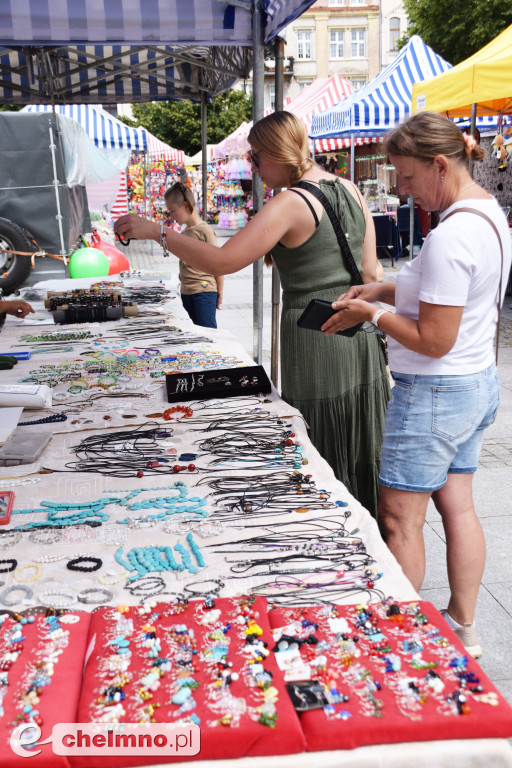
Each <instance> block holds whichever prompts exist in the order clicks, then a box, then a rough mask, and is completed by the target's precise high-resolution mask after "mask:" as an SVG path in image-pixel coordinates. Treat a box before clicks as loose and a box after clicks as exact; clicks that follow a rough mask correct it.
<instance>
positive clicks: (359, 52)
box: [350, 27, 367, 59]
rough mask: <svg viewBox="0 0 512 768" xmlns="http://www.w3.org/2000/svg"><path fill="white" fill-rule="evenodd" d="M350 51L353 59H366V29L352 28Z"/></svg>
mask: <svg viewBox="0 0 512 768" xmlns="http://www.w3.org/2000/svg"><path fill="white" fill-rule="evenodd" d="M350 53H351V54H352V55H351V58H352V59H366V57H367V56H366V29H364V27H354V28H353V29H351V30H350Z"/></svg>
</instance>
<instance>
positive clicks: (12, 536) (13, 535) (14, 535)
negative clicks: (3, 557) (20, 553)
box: [0, 531, 21, 549]
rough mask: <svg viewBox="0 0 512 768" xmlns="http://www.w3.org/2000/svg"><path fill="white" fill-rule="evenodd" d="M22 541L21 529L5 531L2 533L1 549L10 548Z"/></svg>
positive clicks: (0, 539) (0, 534)
mask: <svg viewBox="0 0 512 768" xmlns="http://www.w3.org/2000/svg"><path fill="white" fill-rule="evenodd" d="M20 541H21V532H20V531H5V532H1V533H0V549H10V548H11V547H14V546H16V544H18V543H19V542H20Z"/></svg>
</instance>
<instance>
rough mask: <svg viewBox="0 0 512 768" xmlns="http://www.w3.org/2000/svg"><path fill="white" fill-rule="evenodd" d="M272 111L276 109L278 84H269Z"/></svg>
mask: <svg viewBox="0 0 512 768" xmlns="http://www.w3.org/2000/svg"><path fill="white" fill-rule="evenodd" d="M268 85H269V89H268V90H269V95H270V109H275V108H276V84H275V83H269V84H268Z"/></svg>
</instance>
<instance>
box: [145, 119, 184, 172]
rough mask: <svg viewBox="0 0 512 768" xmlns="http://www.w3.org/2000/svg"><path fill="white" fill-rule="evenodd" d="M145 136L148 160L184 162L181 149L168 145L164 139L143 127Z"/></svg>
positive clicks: (182, 163)
mask: <svg viewBox="0 0 512 768" xmlns="http://www.w3.org/2000/svg"><path fill="white" fill-rule="evenodd" d="M144 131H145V132H146V137H147V146H148V148H147V152H148V157H149V160H150V161H151V160H169V161H170V162H172V163H180V164H181V165H184V163H185V153H184V152H183V150H182V149H174V147H170V146H169V145H168V144H166V143H165V142H164V141H160V139H157V137H156V136H153V134H152V133H150V132H149V131H148V129H147V128H144Z"/></svg>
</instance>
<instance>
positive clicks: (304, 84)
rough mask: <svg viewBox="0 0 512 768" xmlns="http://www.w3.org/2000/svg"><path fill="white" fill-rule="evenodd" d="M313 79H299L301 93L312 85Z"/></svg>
mask: <svg viewBox="0 0 512 768" xmlns="http://www.w3.org/2000/svg"><path fill="white" fill-rule="evenodd" d="M312 82H313V80H299V93H300V92H301V91H303V90H304V88H307V87H308V85H311V83H312Z"/></svg>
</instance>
